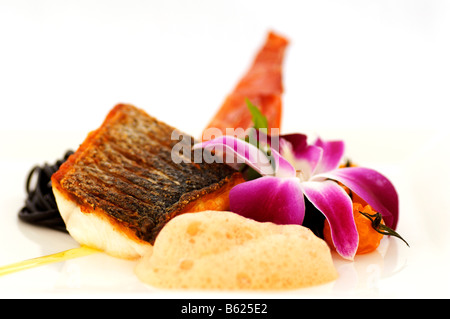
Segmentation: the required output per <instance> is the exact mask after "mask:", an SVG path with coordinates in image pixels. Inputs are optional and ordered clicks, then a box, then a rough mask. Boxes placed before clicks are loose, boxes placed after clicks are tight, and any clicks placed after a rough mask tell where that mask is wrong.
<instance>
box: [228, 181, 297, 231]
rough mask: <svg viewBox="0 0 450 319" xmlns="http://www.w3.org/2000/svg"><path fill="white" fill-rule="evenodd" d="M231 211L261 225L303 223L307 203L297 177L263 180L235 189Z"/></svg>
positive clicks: (250, 182)
mask: <svg viewBox="0 0 450 319" xmlns="http://www.w3.org/2000/svg"><path fill="white" fill-rule="evenodd" d="M230 210H231V211H232V212H234V213H236V214H239V215H242V216H244V217H247V218H251V219H254V220H256V221H259V222H272V223H276V224H280V225H286V224H299V225H301V223H302V222H303V217H304V215H305V202H304V199H303V193H302V190H301V186H300V181H299V180H298V179H297V178H277V177H272V176H265V177H261V178H258V179H255V180H252V181H248V182H245V183H242V184H239V185H237V186H235V187H233V188H232V189H231V191H230Z"/></svg>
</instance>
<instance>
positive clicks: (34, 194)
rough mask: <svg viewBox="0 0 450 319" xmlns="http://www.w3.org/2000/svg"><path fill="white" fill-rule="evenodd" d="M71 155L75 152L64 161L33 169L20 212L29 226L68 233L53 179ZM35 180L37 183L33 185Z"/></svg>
mask: <svg viewBox="0 0 450 319" xmlns="http://www.w3.org/2000/svg"><path fill="white" fill-rule="evenodd" d="M71 154H73V151H71V150H69V151H67V152H66V154H65V155H64V158H63V159H59V160H57V161H56V163H54V164H53V165H49V164H47V163H46V164H44V165H42V166H39V165H37V166H35V167H33V168H32V169H31V171H30V173H29V174H28V178H27V180H26V184H25V188H26V192H27V198H26V200H25V204H24V206H23V207H22V209H21V210H20V211H19V219H20V220H22V221H24V222H26V223H28V224H32V225H37V226H43V227H47V228H51V229H55V230H59V231H63V232H67V230H66V226H65V224H64V221H63V219H62V217H61V215H60V213H59V211H58V206H57V205H56V200H55V196H54V195H53V191H52V185H51V177H52V175H53V173H55V172H56V171H57V170H58V169H59V167H60V166H61V165H62V164H63V163H64V162H65V161H66V160H67V159H68V158H69V156H70V155H71ZM33 180H35V183H33V184H34V185H31V184H32V181H33Z"/></svg>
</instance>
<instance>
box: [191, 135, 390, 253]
mask: <svg viewBox="0 0 450 319" xmlns="http://www.w3.org/2000/svg"><path fill="white" fill-rule="evenodd" d="M194 148H196V149H198V148H205V149H215V150H219V149H220V150H222V151H225V152H226V154H227V156H228V155H229V154H233V155H234V156H235V158H237V159H239V160H241V163H245V164H247V165H249V166H250V167H252V168H253V169H254V170H256V171H257V172H258V173H260V174H261V175H262V177H260V178H257V179H254V180H251V181H247V182H245V183H242V184H239V185H237V186H235V187H234V188H233V189H232V190H231V191H230V210H231V211H233V212H235V213H237V214H240V215H242V216H245V217H248V218H251V219H254V220H257V221H261V222H273V223H277V224H300V225H301V224H302V223H303V218H304V216H305V200H304V196H306V198H307V199H308V200H309V201H310V202H311V203H312V204H313V205H314V206H315V207H316V208H317V209H318V210H319V211H320V212H321V213H322V214H323V215H324V216H325V218H326V219H327V220H328V222H329V224H330V229H331V237H332V240H333V243H334V245H335V247H336V251H337V252H338V253H339V254H340V255H341V256H342V257H344V258H346V259H350V260H352V259H353V258H354V256H355V253H356V251H357V248H358V241H359V238H358V232H357V230H356V225H355V221H354V218H353V208H352V201H351V199H350V196H349V195H348V194H347V193H346V192H345V190H344V189H343V187H341V186H340V185H339V184H338V183H337V182H340V183H342V184H343V185H345V186H347V187H348V188H349V189H350V190H351V191H352V192H354V193H355V194H357V195H358V196H360V197H361V198H362V199H363V200H365V201H366V202H367V203H368V204H369V205H370V206H372V207H373V209H374V210H376V211H378V212H379V213H380V214H381V215H382V216H383V220H384V222H385V224H386V225H387V226H388V227H390V228H392V229H395V228H396V226H397V221H398V196H397V192H396V190H395V188H394V186H393V185H392V183H391V182H390V181H389V180H388V179H387V178H386V177H384V176H383V175H382V174H380V173H378V172H376V171H374V170H372V169H369V168H363V167H346V168H339V165H340V163H341V161H342V158H343V155H344V143H343V142H342V141H327V142H326V141H323V140H321V139H320V138H318V139H317V140H316V142H315V143H314V144H312V145H309V144H308V143H307V136H306V135H303V134H289V135H281V136H279V152H278V151H277V150H276V149H275V148H274V147H271V146H270V143H267V144H264V143H262V144H260V145H259V148H258V147H256V146H254V145H252V144H250V143H247V142H245V141H243V140H241V139H238V138H235V137H232V136H221V137H218V138H215V139H213V140H210V141H206V142H203V143H198V144H196V145H194ZM262 149H265V151H267V152H265V151H263V150H262ZM268 154H270V156H268ZM268 158H270V159H271V161H270V164H269V163H268V162H269V161H268Z"/></svg>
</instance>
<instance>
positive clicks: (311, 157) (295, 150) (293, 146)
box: [280, 134, 323, 180]
mask: <svg viewBox="0 0 450 319" xmlns="http://www.w3.org/2000/svg"><path fill="white" fill-rule="evenodd" d="M322 152H323V151H322V149H321V148H320V147H317V146H314V145H308V143H307V136H306V135H304V134H288V135H282V136H281V138H280V153H281V154H282V155H283V157H284V158H286V159H287V160H288V161H289V162H290V163H291V164H292V166H294V168H295V169H296V171H297V172H301V175H302V176H303V179H304V180H308V179H309V178H310V177H311V176H312V174H313V172H314V171H315V170H316V167H317V165H318V164H319V162H320V159H321V157H322Z"/></svg>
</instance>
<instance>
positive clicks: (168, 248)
mask: <svg viewBox="0 0 450 319" xmlns="http://www.w3.org/2000/svg"><path fill="white" fill-rule="evenodd" d="M135 271H136V275H137V276H138V277H139V278H140V280H142V281H143V282H145V283H147V284H150V285H152V286H155V287H160V288H175V289H183V288H190V289H227V290H235V289H243V290H253V289H261V290H278V289H296V288H302V287H308V286H313V285H319V284H324V283H327V282H330V281H332V280H335V279H336V278H337V272H336V269H335V268H334V265H333V261H332V257H331V254H330V249H329V248H328V245H327V244H326V243H325V242H324V241H323V240H322V239H320V238H318V237H316V236H315V235H314V234H313V233H312V232H311V231H310V230H309V229H308V228H305V227H303V226H299V225H276V224H273V223H260V222H256V221H254V220H250V219H247V218H244V217H242V216H239V215H237V214H234V213H231V212H218V211H205V212H199V213H186V214H183V215H179V216H177V217H175V218H174V219H172V220H171V221H170V222H169V223H168V224H167V225H166V226H165V227H164V228H163V229H162V231H161V232H160V234H159V235H158V237H157V238H156V241H155V244H154V247H153V252H152V253H151V254H149V255H147V256H144V257H143V258H142V259H141V260H140V261H139V263H138V264H137V266H136V270H135Z"/></svg>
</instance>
